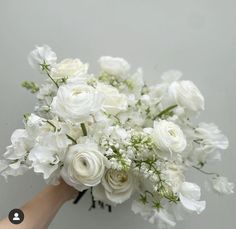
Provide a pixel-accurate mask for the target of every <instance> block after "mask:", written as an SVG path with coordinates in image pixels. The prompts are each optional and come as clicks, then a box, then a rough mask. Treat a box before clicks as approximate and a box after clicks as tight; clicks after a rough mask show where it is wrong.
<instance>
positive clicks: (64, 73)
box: [51, 59, 88, 80]
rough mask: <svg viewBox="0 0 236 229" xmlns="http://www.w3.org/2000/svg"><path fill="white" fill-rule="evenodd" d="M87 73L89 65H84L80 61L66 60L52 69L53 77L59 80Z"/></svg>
mask: <svg viewBox="0 0 236 229" xmlns="http://www.w3.org/2000/svg"><path fill="white" fill-rule="evenodd" d="M87 72H88V64H84V63H82V62H81V61H80V59H64V60H62V61H61V62H60V63H58V64H57V65H56V66H55V67H54V68H53V69H52V71H51V75H52V77H53V79H55V80H57V79H61V78H64V77H66V78H71V77H74V76H81V75H85V74H87Z"/></svg>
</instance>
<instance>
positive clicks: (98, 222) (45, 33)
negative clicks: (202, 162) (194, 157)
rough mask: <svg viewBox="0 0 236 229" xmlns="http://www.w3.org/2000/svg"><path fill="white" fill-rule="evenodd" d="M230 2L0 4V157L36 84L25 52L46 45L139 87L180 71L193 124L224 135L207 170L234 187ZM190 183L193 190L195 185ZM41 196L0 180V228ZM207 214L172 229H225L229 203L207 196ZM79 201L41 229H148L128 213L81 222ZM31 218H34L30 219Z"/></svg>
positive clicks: (84, 204)
mask: <svg viewBox="0 0 236 229" xmlns="http://www.w3.org/2000/svg"><path fill="white" fill-rule="evenodd" d="M235 24H236V1H234V0H224V1H223V0H176V1H173V0H86V1H85V0H84V1H82V0H64V1H59V0H50V1H48V0H40V1H33V0H21V1H17V0H15V1H13V0H1V2H0V74H1V76H0V105H1V112H0V136H1V138H0V152H1V153H3V152H4V151H5V146H6V145H8V144H9V143H10V141H9V138H10V135H11V133H12V132H13V130H14V129H16V128H20V127H22V126H23V125H22V121H21V119H22V115H23V114H24V113H26V112H30V111H32V109H33V106H34V103H35V100H34V98H33V97H32V96H30V94H29V93H28V92H26V91H25V90H24V89H22V88H21V87H20V84H21V82H22V81H23V80H35V81H38V82H39V81H40V80H41V77H42V76H40V75H38V74H37V73H36V72H34V71H33V70H32V69H31V68H30V67H29V66H28V63H27V60H26V57H27V55H28V53H29V51H31V50H32V49H33V47H34V45H35V44H44V43H45V44H48V45H50V46H52V47H53V49H54V50H55V51H56V52H57V54H58V57H59V59H60V58H61V59H62V58H65V57H79V58H81V59H82V60H83V61H87V62H90V63H91V69H92V70H97V62H96V61H97V59H98V58H99V56H101V55H113V56H121V57H124V58H126V59H127V60H128V61H129V62H130V63H131V64H132V66H133V67H134V68H136V67H138V66H142V67H143V69H144V72H145V77H146V80H147V82H148V83H154V82H158V81H159V75H160V73H161V72H163V71H165V70H168V69H180V70H182V71H183V73H184V78H185V79H190V80H193V81H194V82H195V83H196V84H197V85H198V86H199V88H200V89H201V91H202V93H203V94H204V95H205V98H206V111H205V112H204V113H203V114H202V115H201V117H200V119H201V120H205V121H208V122H209V121H213V122H215V123H217V124H218V125H219V127H220V128H221V129H222V130H223V131H224V132H225V134H226V135H228V137H229V139H230V148H229V150H227V152H224V153H223V154H224V155H223V161H222V163H217V164H216V165H215V166H210V167H209V169H214V170H215V171H219V172H221V173H222V174H223V175H226V176H229V177H230V179H231V180H232V181H234V182H236V167H235V162H236V156H235V155H236V154H235V149H236V141H235V137H236V132H235V127H236V126H235V117H236V108H235V98H236V92H235V91H236V90H235V85H236V78H235V77H236V64H235V60H236V26H235ZM200 175H201V174H198V173H196V172H193V173H192V180H193V181H200V182H201V181H202V179H201V178H199V177H200ZM44 186H45V184H44V181H43V179H42V177H41V176H37V175H35V174H33V173H32V172H29V173H27V174H26V175H25V176H22V177H17V178H11V179H10V180H9V182H8V183H5V181H4V180H3V178H0V218H1V217H3V216H6V215H7V214H8V212H9V210H11V209H13V208H15V207H18V206H20V205H21V204H23V203H24V202H25V201H26V200H28V199H29V198H31V197H33V196H34V195H35V194H36V193H37V192H38V191H40V190H41V189H42V188H43V187H44ZM203 198H205V199H207V209H206V211H205V212H203V213H202V214H201V215H200V216H197V215H192V216H191V217H189V218H187V219H186V220H185V221H184V222H181V223H179V224H178V226H177V229H180V228H181V229H190V228H191V229H198V228H214V229H221V228H226V229H231V228H235V226H234V224H235V223H234V222H235V216H236V199H235V195H233V196H230V197H223V198H219V197H218V196H216V195H212V194H209V193H205V194H203ZM89 204H90V202H89V197H86V198H84V199H83V200H82V201H81V202H80V204H79V205H77V206H73V205H72V204H71V203H67V204H66V205H65V206H64V207H63V208H62V209H61V211H60V212H59V214H58V215H57V216H56V218H55V220H54V221H53V223H52V225H51V226H50V228H51V229H64V228H78V229H80V228H81V229H82V228H83V229H91V228H97V229H102V228H113V229H118V228H119V229H121V228H129V229H132V228H136V229H142V228H150V229H151V228H156V227H154V226H152V225H149V224H148V223H146V222H144V221H143V220H142V219H141V217H139V216H135V215H133V213H132V212H131V211H130V209H129V207H130V203H127V204H125V205H122V206H119V207H117V208H116V209H114V211H113V213H112V214H109V213H107V212H106V211H99V210H96V211H92V212H88V211H87V209H88V207H89ZM39 210H40V209H39Z"/></svg>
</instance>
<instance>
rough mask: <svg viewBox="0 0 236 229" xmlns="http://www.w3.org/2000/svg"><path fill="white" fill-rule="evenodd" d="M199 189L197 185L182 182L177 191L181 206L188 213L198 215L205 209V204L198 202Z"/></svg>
mask: <svg viewBox="0 0 236 229" xmlns="http://www.w3.org/2000/svg"><path fill="white" fill-rule="evenodd" d="M200 197H201V189H200V187H199V186H198V185H197V184H194V183H189V182H184V183H183V184H182V185H181V187H180V189H179V198H180V202H181V204H182V205H183V206H184V207H185V208H186V209H188V210H190V211H196V212H197V213H198V214H200V213H201V212H202V211H203V210H204V209H205V208H206V202H205V201H200V200H199V199H200Z"/></svg>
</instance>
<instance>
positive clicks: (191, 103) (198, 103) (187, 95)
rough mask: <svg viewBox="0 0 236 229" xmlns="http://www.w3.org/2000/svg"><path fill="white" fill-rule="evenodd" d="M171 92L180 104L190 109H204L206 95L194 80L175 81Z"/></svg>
mask: <svg viewBox="0 0 236 229" xmlns="http://www.w3.org/2000/svg"><path fill="white" fill-rule="evenodd" d="M169 93H170V95H171V96H172V97H173V98H174V100H175V101H176V103H177V104H178V105H180V106H182V107H184V108H185V109H187V110H189V111H194V112H196V111H199V110H204V97H203V96H202V94H201V92H200V91H199V89H198V88H197V87H196V86H195V84H194V83H193V82H192V81H180V82H177V81H176V82H173V83H172V84H171V85H170V87H169Z"/></svg>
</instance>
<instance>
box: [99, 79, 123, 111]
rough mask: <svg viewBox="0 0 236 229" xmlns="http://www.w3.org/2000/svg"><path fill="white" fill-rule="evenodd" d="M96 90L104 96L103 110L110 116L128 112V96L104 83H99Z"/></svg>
mask: <svg viewBox="0 0 236 229" xmlns="http://www.w3.org/2000/svg"><path fill="white" fill-rule="evenodd" d="M96 89H97V90H98V91H99V92H100V93H101V94H103V97H104V100H103V103H102V110H103V111H105V112H106V113H108V114H112V115H116V114H118V113H119V112H121V111H125V110H127V107H128V99H127V97H126V95H124V94H121V93H119V91H118V90H117V89H116V88H114V87H112V86H110V85H106V84H103V83H98V84H97V87H96Z"/></svg>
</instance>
